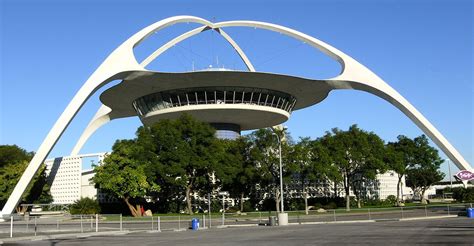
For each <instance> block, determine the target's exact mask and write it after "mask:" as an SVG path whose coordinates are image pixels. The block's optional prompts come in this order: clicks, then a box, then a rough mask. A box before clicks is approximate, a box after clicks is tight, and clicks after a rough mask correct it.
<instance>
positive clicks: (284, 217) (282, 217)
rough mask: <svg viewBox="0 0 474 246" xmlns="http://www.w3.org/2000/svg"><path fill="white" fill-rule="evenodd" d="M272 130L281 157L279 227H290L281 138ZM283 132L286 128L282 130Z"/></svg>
mask: <svg viewBox="0 0 474 246" xmlns="http://www.w3.org/2000/svg"><path fill="white" fill-rule="evenodd" d="M271 129H272V135H275V136H276V137H277V139H278V150H279V151H278V153H279V157H280V196H281V199H280V208H281V209H280V213H279V214H278V225H288V214H286V213H285V208H284V203H283V168H282V160H281V138H280V136H279V135H278V133H276V132H275V129H274V128H271ZM282 130H283V131H284V130H285V128H283V129H282Z"/></svg>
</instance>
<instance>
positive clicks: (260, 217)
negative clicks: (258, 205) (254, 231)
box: [258, 212, 262, 224]
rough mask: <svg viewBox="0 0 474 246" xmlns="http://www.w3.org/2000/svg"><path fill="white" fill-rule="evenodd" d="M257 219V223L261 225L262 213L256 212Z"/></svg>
mask: <svg viewBox="0 0 474 246" xmlns="http://www.w3.org/2000/svg"><path fill="white" fill-rule="evenodd" d="M258 215H259V218H258V223H259V224H261V223H262V212H258Z"/></svg>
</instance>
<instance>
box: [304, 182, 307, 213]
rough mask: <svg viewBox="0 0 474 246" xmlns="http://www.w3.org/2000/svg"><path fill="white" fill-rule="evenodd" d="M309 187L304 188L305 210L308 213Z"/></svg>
mask: <svg viewBox="0 0 474 246" xmlns="http://www.w3.org/2000/svg"><path fill="white" fill-rule="evenodd" d="M307 189H308V188H307V187H305V188H304V212H305V214H306V215H308V190H307Z"/></svg>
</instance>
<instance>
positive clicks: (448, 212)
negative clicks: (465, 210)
mask: <svg viewBox="0 0 474 246" xmlns="http://www.w3.org/2000/svg"><path fill="white" fill-rule="evenodd" d="M448 215H451V214H450V212H449V205H448Z"/></svg>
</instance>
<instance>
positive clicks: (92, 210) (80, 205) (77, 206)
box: [69, 197, 100, 214]
mask: <svg viewBox="0 0 474 246" xmlns="http://www.w3.org/2000/svg"><path fill="white" fill-rule="evenodd" d="M69 212H70V213H71V214H98V213H100V206H99V202H97V200H95V199H91V198H89V197H81V199H79V200H77V201H75V202H74V203H73V204H72V205H71V207H69Z"/></svg>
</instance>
